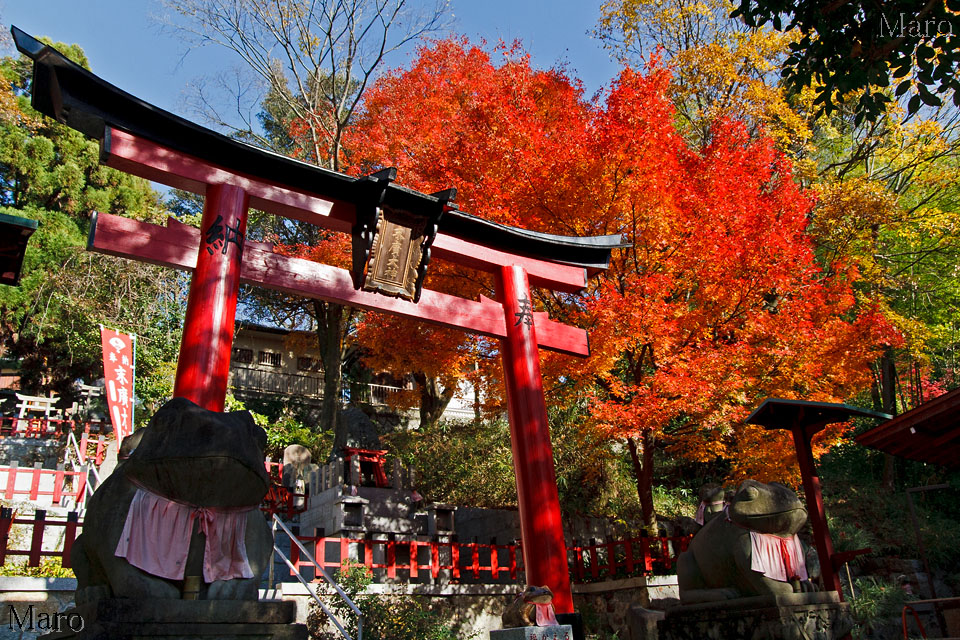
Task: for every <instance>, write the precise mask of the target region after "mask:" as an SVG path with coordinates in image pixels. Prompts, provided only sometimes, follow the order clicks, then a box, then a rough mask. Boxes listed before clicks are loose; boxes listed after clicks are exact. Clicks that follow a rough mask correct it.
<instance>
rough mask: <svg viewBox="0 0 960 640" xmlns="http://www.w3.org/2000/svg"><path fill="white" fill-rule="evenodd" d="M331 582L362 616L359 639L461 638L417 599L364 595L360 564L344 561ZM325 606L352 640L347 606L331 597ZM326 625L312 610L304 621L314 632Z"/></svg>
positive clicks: (366, 576) (353, 624)
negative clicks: (338, 587) (341, 590)
mask: <svg viewBox="0 0 960 640" xmlns="http://www.w3.org/2000/svg"><path fill="white" fill-rule="evenodd" d="M334 580H336V581H337V583H338V584H339V585H340V587H341V588H342V589H343V590H344V591H345V592H346V593H347V595H348V596H350V599H351V600H353V602H354V603H355V604H356V605H357V608H358V609H360V611H361V613H362V614H363V637H364V638H365V639H366V640H457V639H458V638H461V637H463V636H461V635H460V634H459V633H457V632H456V630H455V629H454V628H453V627H451V626H450V625H448V624H446V623H445V622H444V621H443V620H442V618H441V616H440V615H439V614H438V613H437V612H435V611H432V610H430V609H429V608H427V607H425V606H424V605H423V604H422V603H421V601H419V600H418V599H417V598H411V597H404V598H388V597H383V596H380V595H375V594H369V593H367V592H366V589H367V587H368V586H369V585H370V583H371V582H372V580H373V576H372V574H371V573H370V570H369V569H367V567H365V566H364V565H362V564H352V563H350V562H349V561H345V562H344V563H343V566H342V567H341V568H340V569H339V570H338V571H337V572H336V574H335V575H334ZM327 602H328V605H327V606H328V607H330V609H331V610H332V611H333V613H334V615H335V616H336V617H337V618H338V619H339V620H340V621H341V622H342V623H343V624H344V627H345V628H346V630H347V632H348V633H349V634H350V636H351V637H354V638H356V637H357V618H356V615H355V614H354V613H353V610H352V609H351V608H350V607H349V605H347V603H346V602H344V601H343V600H342V599H341V598H340V597H338V596H337V595H335V594H334V595H332V596H329V597H328V598H327ZM326 621H327V616H326V615H325V614H324V613H323V612H322V611H321V610H319V608H316V609H314V610H313V612H312V613H311V615H310V616H309V618H308V625H309V626H310V627H311V628H312V629H316V628H317V627H319V626H320V625H323V624H325V623H326ZM474 635H476V634H472V635H471V636H468V637H474ZM314 636H315V637H316V633H314Z"/></svg>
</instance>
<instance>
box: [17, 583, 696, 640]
mask: <svg viewBox="0 0 960 640" xmlns="http://www.w3.org/2000/svg"><path fill="white" fill-rule="evenodd" d="M76 585H77V581H76V580H75V579H73V578H4V577H0V616H2V617H0V640H7V639H8V638H9V639H10V640H33V639H34V638H37V637H39V636H40V635H42V634H43V633H44V631H43V630H40V631H29V630H24V631H22V632H21V630H20V629H19V628H18V625H17V623H16V620H15V619H13V618H11V613H10V611H11V607H15V608H16V610H17V616H18V617H19V618H20V619H21V620H23V619H25V612H27V611H28V608H29V606H30V605H31V604H32V605H34V610H33V611H34V614H35V615H39V613H40V612H44V613H46V614H48V615H50V614H53V613H57V612H62V611H65V610H66V609H68V608H69V607H71V606H72V603H73V592H74V589H76ZM311 587H312V588H314V589H315V588H316V585H311ZM519 590H520V588H519V587H518V586H515V585H499V584H498V585H426V584H393V585H385V584H373V585H370V587H369V593H372V594H379V595H381V596H382V597H384V598H410V597H413V598H418V599H421V598H422V599H423V600H424V601H425V602H424V603H425V605H426V606H428V607H430V608H431V609H433V610H434V611H438V612H440V613H441V614H443V616H444V618H446V619H447V620H449V622H450V623H451V624H452V625H455V626H456V627H457V628H458V630H459V632H460V634H461V636H462V637H467V636H468V635H469V634H471V633H479V634H480V635H479V636H477V637H479V638H485V637H486V633H487V632H488V631H490V630H493V629H499V628H500V614H501V613H502V612H503V610H504V609H505V608H506V606H507V605H508V604H509V603H510V602H511V601H512V600H513V599H514V598H515V597H516V594H517V593H518V592H519ZM573 591H574V594H573V600H574V607H575V608H576V610H577V611H578V612H580V613H582V614H583V618H584V623H585V625H586V628H587V630H588V632H589V633H598V632H599V633H605V634H607V637H609V635H610V634H612V633H617V634H619V637H620V638H627V637H629V635H628V634H629V632H628V631H627V628H626V618H627V610H628V609H629V607H630V605H631V604H635V603H640V604H642V605H643V606H644V607H648V608H651V609H664V608H666V607H668V606H670V605H672V604H676V602H677V600H676V597H677V586H676V576H655V577H651V578H630V579H626V580H616V581H611V582H598V583H593V584H585V585H574V589H573ZM260 597H261V599H265V600H281V599H282V600H292V601H293V602H295V603H296V606H297V622H303V623H306V622H307V621H308V615H309V613H310V611H311V609H312V607H313V606H315V605H312V604H311V603H313V599H312V597H311V596H310V595H309V594H308V592H307V590H306V587H304V586H303V585H301V584H300V583H299V582H296V583H291V582H284V583H281V584H279V585H278V588H276V589H261V590H260ZM331 630H332V626H331ZM601 637H603V636H601Z"/></svg>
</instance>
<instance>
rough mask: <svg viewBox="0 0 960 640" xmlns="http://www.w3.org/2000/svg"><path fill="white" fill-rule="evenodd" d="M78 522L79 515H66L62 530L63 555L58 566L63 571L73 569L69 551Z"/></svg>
mask: <svg viewBox="0 0 960 640" xmlns="http://www.w3.org/2000/svg"><path fill="white" fill-rule="evenodd" d="M79 520H80V514H79V513H77V512H76V511H69V512H68V513H67V523H66V524H65V525H64V530H63V555H62V556H61V559H60V565H61V566H62V567H63V568H64V569H69V568H71V567H73V562H71V560H70V551H71V550H72V549H73V541H74V540H75V539H76V537H77V526H78V524H79V522H78V521H79Z"/></svg>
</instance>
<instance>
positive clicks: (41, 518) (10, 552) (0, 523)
mask: <svg viewBox="0 0 960 640" xmlns="http://www.w3.org/2000/svg"><path fill="white" fill-rule="evenodd" d="M13 525H27V526H31V525H32V527H33V530H32V531H31V532H30V536H29V537H30V548H29V549H10V548H9V547H8V545H9V543H10V529H11V528H12V527H13ZM82 526H83V523H82V522H80V516H79V514H77V512H76V511H70V512H68V513H67V517H66V519H62V518H57V519H50V518H47V512H46V511H44V510H43V509H37V510H36V512H35V513H34V514H33V518H18V517H17V514H16V512H14V511H13V509H10V508H7V507H2V508H0V566H3V564H4V563H5V562H6V561H7V556H27V566H28V567H39V566H40V559H41V558H42V557H48V558H60V560H61V565H62V566H64V567H66V568H70V567H71V566H72V565H71V564H70V550H71V549H72V548H73V542H74V540H76V539H77V530H78V529H79V528H80V527H82ZM47 527H64V532H63V544H62V545H58V546H59V547H60V550H59V551H57V550H55V549H44V548H43V534H44V531H45V530H46V528H47ZM58 538H59V536H58Z"/></svg>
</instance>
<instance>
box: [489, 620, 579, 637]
mask: <svg viewBox="0 0 960 640" xmlns="http://www.w3.org/2000/svg"><path fill="white" fill-rule="evenodd" d="M490 640H573V627H571V626H570V625H568V624H558V625H554V626H552V627H514V628H513V629H497V630H494V631H491V632H490Z"/></svg>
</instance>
